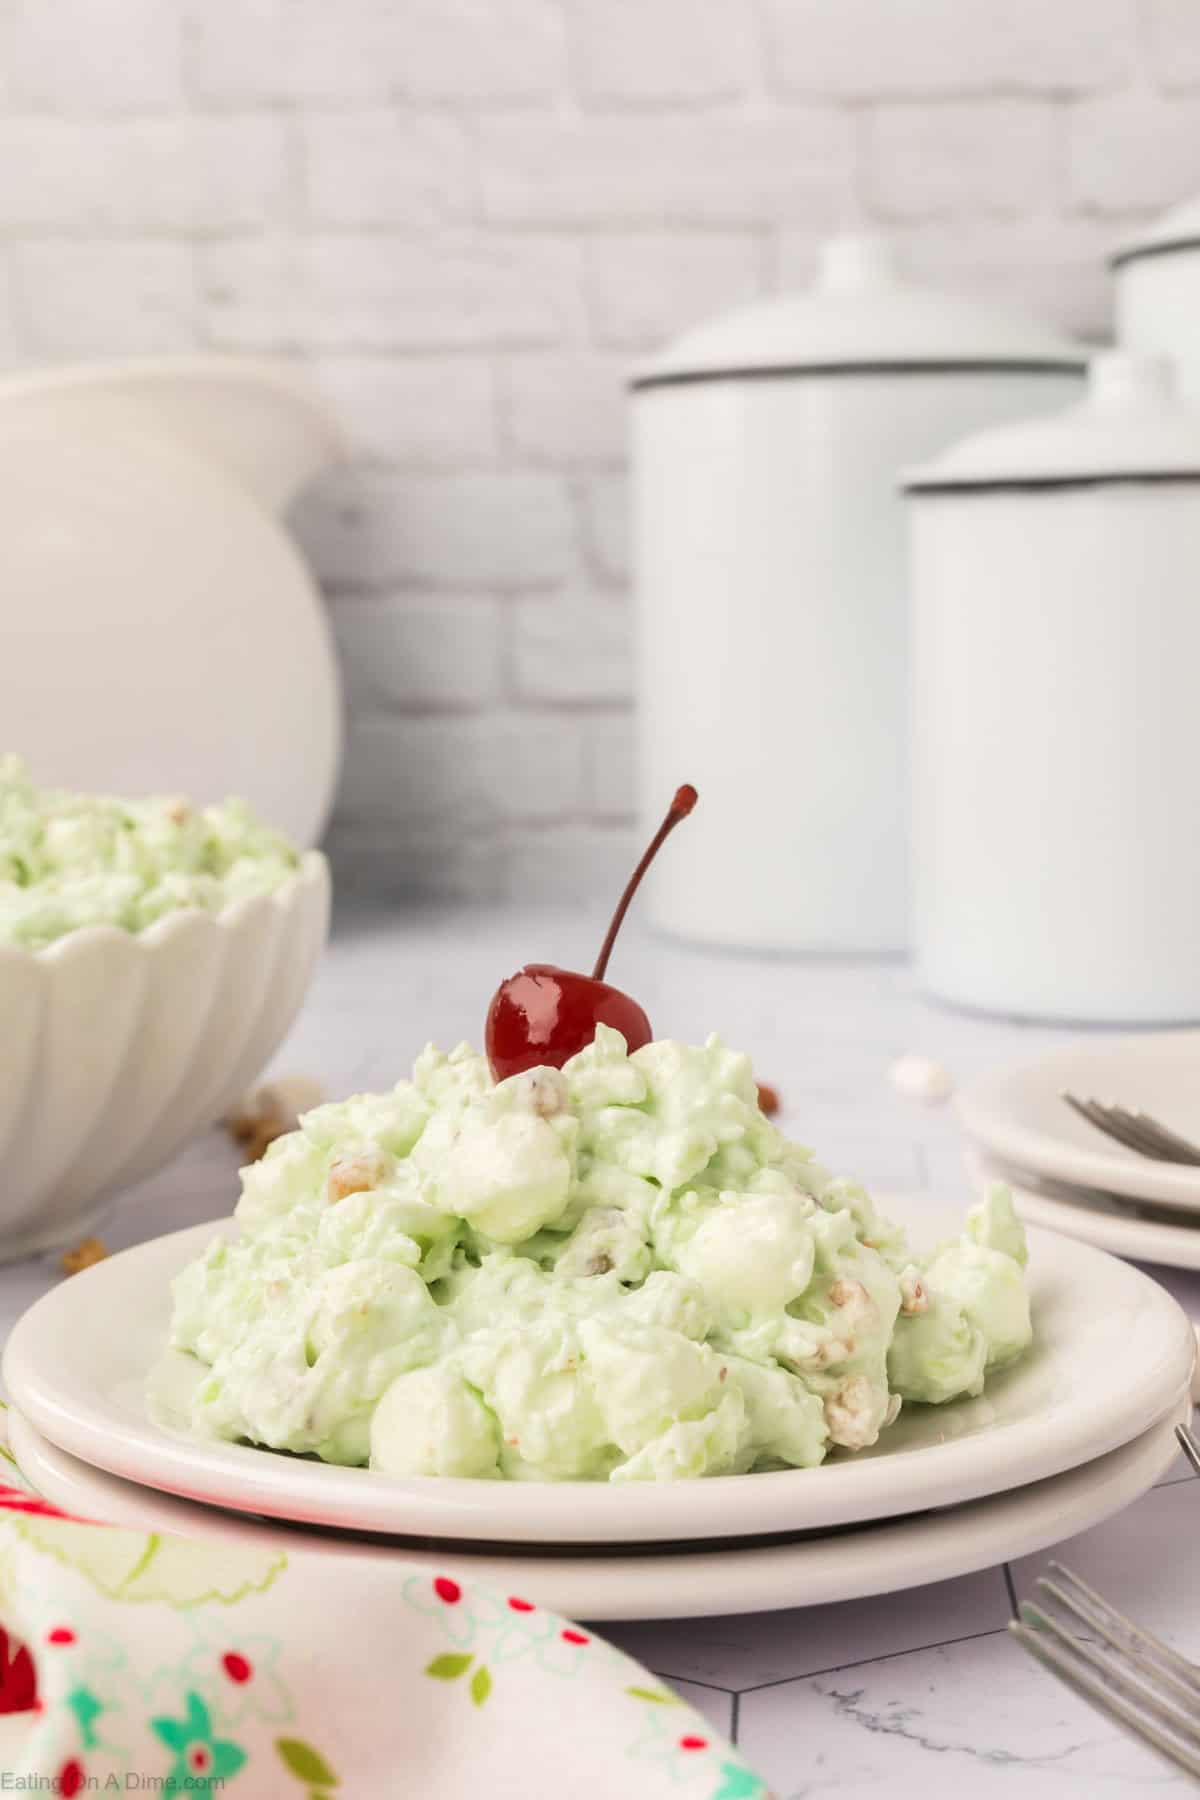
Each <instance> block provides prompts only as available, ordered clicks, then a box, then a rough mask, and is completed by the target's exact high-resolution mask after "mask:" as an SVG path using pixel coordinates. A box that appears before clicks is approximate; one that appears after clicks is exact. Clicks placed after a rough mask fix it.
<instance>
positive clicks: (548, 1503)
mask: <svg viewBox="0 0 1200 1800" xmlns="http://www.w3.org/2000/svg"><path fill="white" fill-rule="evenodd" d="M891 1210H892V1211H893V1213H894V1215H895V1216H896V1217H897V1218H898V1219H900V1220H901V1221H902V1222H903V1223H905V1224H906V1225H907V1226H909V1228H910V1229H911V1231H912V1235H913V1238H914V1240H917V1241H920V1240H928V1239H930V1238H933V1239H937V1238H940V1237H941V1236H943V1235H945V1233H946V1231H947V1230H948V1229H949V1228H950V1227H951V1225H952V1223H953V1222H956V1221H957V1220H959V1219H960V1217H961V1209H960V1208H958V1207H954V1208H948V1207H946V1206H944V1205H939V1204H937V1203H935V1202H934V1201H932V1200H930V1199H922V1200H920V1201H917V1202H914V1201H908V1202H906V1203H904V1204H903V1205H896V1206H895V1207H893V1208H892V1209H891ZM222 1223H223V1224H224V1226H225V1227H226V1229H228V1221H223V1222H222ZM214 1229H216V1227H214V1226H211V1225H201V1226H197V1227H195V1228H193V1229H192V1230H190V1231H180V1232H175V1233H174V1234H172V1235H171V1236H169V1237H163V1238H157V1239H155V1240H154V1241H153V1242H151V1243H148V1244H141V1245H138V1246H137V1247H136V1248H135V1249H132V1250H126V1251H124V1252H123V1253H122V1254H121V1255H119V1256H114V1257H112V1258H111V1259H109V1260H108V1261H106V1262H102V1263H98V1264H96V1265H95V1266H94V1267H93V1268H91V1269H88V1270H85V1271H84V1272H83V1273H82V1274H80V1275H75V1276H73V1277H72V1278H71V1280H70V1281H69V1282H64V1283H63V1284H62V1285H61V1286H60V1287H57V1288H55V1289H53V1290H52V1291H51V1292H50V1293H48V1294H45V1295H43V1297H42V1298H41V1299H40V1300H38V1301H37V1302H36V1304H35V1305H34V1306H33V1307H31V1308H30V1310H29V1311H28V1312H27V1313H26V1314H25V1315H24V1317H23V1318H22V1319H21V1320H20V1321H19V1322H18V1323H17V1325H16V1327H15V1328H14V1330H13V1331H12V1333H11V1335H10V1337H9V1340H8V1344H7V1347H6V1349H5V1352H4V1363H3V1378H4V1383H5V1386H6V1387H7V1390H8V1392H9V1394H10V1396H11V1397H12V1399H13V1401H14V1402H15V1403H16V1405H17V1406H19V1407H20V1409H21V1410H22V1412H24V1413H25V1415H26V1417H27V1418H28V1419H29V1421H30V1422H31V1423H32V1424H34V1425H36V1426H37V1428H38V1430H39V1431H41V1432H42V1434H43V1435H44V1436H45V1437H48V1438H49V1439H50V1441H51V1442H52V1443H54V1444H57V1445H59V1446H60V1448H62V1449H64V1450H69V1451H71V1452H72V1453H73V1454H74V1455H76V1456H80V1457H82V1458H83V1459H84V1461H86V1462H88V1463H91V1464H92V1465H93V1466H95V1467H97V1468H101V1469H107V1470H109V1471H110V1472H111V1473H112V1474H115V1475H121V1476H124V1477H126V1478H127V1479H129V1480H133V1481H139V1482H142V1483H144V1484H145V1485H147V1486H150V1487H156V1488H160V1489H163V1490H165V1491H166V1492H169V1493H175V1494H181V1495H184V1496H186V1497H187V1498H189V1499H195V1500H207V1501H211V1502H213V1503H215V1504H217V1505H221V1506H227V1507H234V1508H237V1509H238V1510H240V1511H243V1512H254V1513H269V1514H271V1515H272V1516H274V1517H277V1518H286V1519H292V1520H295V1521H298V1522H304V1523H313V1524H323V1525H332V1526H337V1527H340V1528H342V1529H350V1530H356V1531H384V1532H391V1533H405V1534H409V1535H428V1536H433V1537H438V1538H455V1539H480V1538H482V1539H486V1540H489V1541H491V1542H502V1543H505V1544H519V1543H530V1542H534V1543H543V1544H545V1543H560V1544H562V1543H572V1544H598V1543H636V1542H654V1541H674V1540H678V1539H682V1538H722V1539H725V1538H736V1537H751V1536H755V1535H757V1534H759V1533H764V1532H776V1531H790V1532H794V1531H801V1530H822V1529H825V1528H827V1527H829V1526H833V1525H841V1524H846V1523H853V1522H856V1521H860V1520H863V1519H881V1518H888V1517H891V1516H894V1515H896V1514H899V1513H908V1512H916V1511H920V1510H923V1509H924V1508H926V1507H930V1506H951V1505H956V1504H957V1503H958V1502H960V1501H962V1500H971V1499H976V1498H978V1497H980V1496H981V1495H984V1494H991V1493H997V1492H1000V1491H1002V1490H1003V1489H1005V1488H1013V1487H1020V1486H1023V1485H1024V1484H1025V1483H1027V1482H1030V1481H1037V1480H1041V1479H1042V1478H1043V1477H1045V1476H1047V1475H1057V1474H1059V1473H1060V1472H1061V1471H1062V1470H1064V1469H1069V1468H1073V1467H1075V1466H1076V1465H1077V1464H1079V1463H1082V1462H1085V1461H1087V1460H1088V1459H1090V1458H1092V1457H1095V1456H1101V1455H1103V1454H1104V1453H1105V1452H1106V1451H1108V1450H1113V1449H1116V1448H1117V1446H1118V1445H1120V1444H1124V1443H1128V1442H1129V1441H1130V1440H1131V1439H1132V1438H1133V1437H1135V1436H1136V1435H1137V1434H1138V1433H1139V1432H1140V1431H1144V1430H1146V1429H1147V1428H1148V1427H1149V1426H1150V1425H1152V1424H1153V1423H1154V1422H1155V1421H1156V1420H1158V1419H1161V1418H1163V1417H1164V1416H1165V1414H1166V1413H1167V1412H1168V1411H1169V1409H1170V1408H1171V1407H1172V1406H1174V1405H1175V1403H1176V1401H1177V1400H1178V1399H1179V1398H1180V1397H1181V1395H1183V1394H1184V1393H1185V1392H1186V1390H1187V1386H1188V1381H1189V1378H1190V1375H1191V1370H1192V1365H1193V1362H1194V1359H1195V1340H1194V1338H1193V1336H1192V1329H1191V1326H1190V1324H1189V1323H1188V1320H1187V1319H1186V1317H1185V1316H1184V1314H1183V1312H1182V1310H1181V1309H1180V1307H1179V1306H1178V1305H1177V1304H1176V1302H1175V1301H1174V1300H1173V1299H1172V1298H1171V1297H1170V1295H1168V1294H1167V1293H1165V1292H1164V1291H1163V1289H1162V1288H1160V1287H1159V1286H1158V1285H1157V1284H1156V1283H1155V1282H1153V1281H1151V1280H1150V1279H1149V1278H1148V1277H1147V1276H1145V1275H1143V1274H1141V1273H1140V1272H1139V1271H1138V1270H1135V1269H1131V1268H1129V1267H1128V1266H1127V1265H1126V1264H1124V1263H1119V1262H1116V1261H1114V1260H1113V1259H1112V1258H1111V1257H1108V1256H1105V1255H1103V1254H1102V1253H1101V1252H1100V1251H1098V1250H1092V1249H1089V1248H1087V1247H1086V1246H1084V1245H1082V1244H1077V1243H1072V1242H1070V1241H1069V1240H1068V1239H1066V1238H1063V1237H1058V1236H1053V1235H1046V1234H1042V1233H1035V1234H1034V1235H1033V1241H1032V1242H1031V1246H1030V1249H1031V1258H1030V1285H1031V1293H1032V1298H1033V1306H1034V1319H1035V1329H1036V1333H1037V1341H1036V1344H1035V1346H1034V1348H1033V1350H1031V1351H1030V1352H1029V1353H1027V1355H1026V1356H1025V1357H1023V1358H1022V1359H1021V1361H1020V1362H1018V1363H1017V1364H1016V1365H1014V1367H1013V1368H1011V1369H1009V1370H1006V1371H1005V1372H1004V1373H1003V1374H1001V1375H999V1376H997V1377H996V1378H995V1379H994V1380H993V1381H991V1382H990V1383H989V1385H988V1388H987V1391H986V1392H985V1393H984V1394H983V1395H981V1396H980V1397H979V1398H978V1399H976V1400H969V1401H964V1402H962V1403H956V1404H953V1405H950V1406H943V1407H913V1408H911V1409H907V1410H906V1412H905V1414H904V1415H902V1417H901V1419H900V1421H899V1423H898V1424H897V1425H896V1426H895V1427H893V1428H892V1429H891V1430H890V1431H888V1432H886V1433H885V1434H884V1437H883V1440H882V1442H881V1443H880V1444H879V1445H878V1446H877V1447H876V1448H875V1449H874V1450H873V1451H869V1452H864V1453H861V1454H860V1455H858V1456H854V1457H847V1456H845V1455H842V1456H840V1457H838V1458H836V1459H833V1460H831V1461H830V1462H828V1463H826V1464H824V1465H823V1466H822V1467H821V1468H819V1469H805V1470H787V1471H782V1472H779V1473H773V1474H763V1475H740V1476H733V1477H725V1478H723V1479H710V1480H707V1481H681V1482H670V1483H661V1484H656V1483H651V1482H646V1483H640V1482H638V1483H634V1482H631V1483H627V1484H612V1485H610V1484H608V1483H590V1482H568V1483H551V1482H490V1481H487V1482H485V1481H464V1480H449V1479H447V1480H441V1479H430V1478H428V1477H426V1478H419V1479H408V1480H400V1479H396V1478H392V1477H389V1476H385V1475H381V1474H376V1473H372V1472H369V1471H366V1470H363V1469H344V1468H335V1467H331V1466H330V1465H328V1464H325V1463H319V1462H316V1461H311V1460H308V1459H302V1458H297V1457H290V1456H281V1455H275V1454H273V1453H271V1452H270V1451H264V1450H261V1449H256V1448H254V1447H252V1446H249V1445H243V1444H225V1443H213V1442H211V1441H209V1440H207V1439H199V1438H195V1437H192V1436H191V1435H190V1434H187V1433H185V1432H182V1431H173V1430H171V1429H169V1428H167V1427H165V1426H163V1425H161V1424H158V1423H156V1422H155V1421H153V1420H152V1419H151V1418H150V1417H149V1416H148V1414H147V1410H146V1406H145V1402H144V1394H145V1386H146V1377H147V1373H148V1371H149V1370H150V1369H151V1367H152V1366H153V1365H154V1364H155V1363H156V1362H157V1360H158V1359H159V1357H160V1354H161V1350H162V1346H163V1344H164V1343H165V1341H166V1332H167V1321H168V1312H169V1292H168V1284H169V1282H170V1280H171V1278H172V1276H174V1275H175V1274H176V1273H177V1272H178V1271H179V1270H180V1269H181V1268H182V1267H183V1265H184V1264H185V1263H187V1262H189V1261H190V1260H191V1259H192V1258H193V1257H195V1256H196V1255H197V1254H198V1253H199V1252H200V1250H201V1249H202V1248H203V1246H204V1245H205V1244H206V1243H207V1242H208V1241H209V1239H210V1238H211V1236H212V1234H213V1231H214Z"/></svg>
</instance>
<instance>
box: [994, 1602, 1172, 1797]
mask: <svg viewBox="0 0 1200 1800" xmlns="http://www.w3.org/2000/svg"><path fill="white" fill-rule="evenodd" d="M1008 1629H1009V1630H1010V1631H1011V1632H1012V1634H1013V1636H1014V1637H1015V1638H1016V1640H1017V1642H1018V1643H1019V1644H1020V1645H1021V1648H1022V1649H1023V1650H1026V1651H1027V1652H1028V1653H1029V1655H1030V1656H1032V1657H1034V1658H1035V1659H1036V1660H1037V1661H1038V1662H1040V1663H1041V1664H1042V1665H1043V1666H1044V1667H1045V1668H1047V1669H1049V1670H1050V1671H1051V1673H1052V1674H1054V1675H1057V1676H1058V1678H1059V1680H1060V1681H1063V1682H1065V1683H1066V1685H1067V1686H1068V1687H1069V1688H1071V1689H1073V1690H1074V1692H1075V1693H1077V1694H1078V1695H1079V1696H1080V1698H1081V1699H1084V1700H1087V1701H1088V1702H1089V1703H1090V1704H1091V1705H1092V1706H1094V1707H1095V1708H1096V1710H1097V1711H1098V1712H1102V1713H1104V1714H1105V1715H1106V1716H1107V1717H1108V1718H1115V1719H1119V1720H1120V1722H1121V1723H1122V1724H1123V1725H1124V1726H1125V1727H1126V1728H1127V1729H1128V1730H1129V1731H1131V1732H1132V1733H1133V1735H1134V1736H1135V1737H1137V1738H1141V1740H1142V1742H1143V1743H1145V1744H1149V1745H1150V1747H1151V1748H1152V1749H1154V1750H1157V1751H1158V1753H1159V1755H1160V1756H1162V1757H1165V1758H1166V1760H1167V1761H1168V1762H1170V1763H1173V1764H1174V1765H1175V1767H1176V1768H1179V1769H1185V1770H1186V1771H1187V1773H1188V1774H1189V1775H1194V1776H1200V1756H1198V1755H1195V1754H1193V1752H1192V1751H1190V1750H1189V1749H1188V1748H1187V1747H1186V1745H1183V1744H1181V1743H1180V1742H1179V1741H1178V1739H1177V1738H1175V1737H1173V1736H1172V1735H1171V1734H1170V1733H1169V1732H1166V1731H1164V1730H1163V1729H1162V1728H1161V1726H1159V1725H1157V1724H1155V1722H1154V1721H1153V1720H1152V1719H1148V1718H1147V1717H1146V1716H1145V1714H1144V1713H1143V1712H1141V1711H1140V1710H1139V1708H1138V1706H1137V1705H1136V1704H1135V1703H1134V1702H1132V1701H1131V1700H1129V1699H1127V1698H1126V1697H1125V1695H1124V1693H1123V1692H1120V1691H1117V1690H1116V1689H1114V1688H1113V1687H1112V1686H1111V1685H1110V1684H1109V1683H1108V1682H1107V1681H1104V1680H1102V1679H1101V1677H1100V1676H1099V1675H1097V1674H1096V1673H1095V1671H1094V1670H1093V1669H1091V1668H1090V1667H1089V1666H1088V1665H1087V1663H1086V1662H1083V1661H1081V1660H1080V1658H1079V1657H1077V1656H1076V1655H1075V1654H1074V1652H1073V1651H1072V1650H1066V1649H1064V1648H1063V1647H1062V1645H1061V1644H1060V1643H1058V1641H1057V1640H1056V1639H1054V1638H1051V1637H1048V1636H1047V1635H1046V1634H1045V1633H1044V1632H1042V1631H1039V1630H1036V1629H1034V1628H1033V1627H1032V1626H1030V1625H1027V1624H1024V1623H1020V1622H1018V1621H1017V1620H1016V1619H1013V1620H1012V1621H1011V1622H1010V1624H1009V1627H1008Z"/></svg>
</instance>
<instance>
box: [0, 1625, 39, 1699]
mask: <svg viewBox="0 0 1200 1800" xmlns="http://www.w3.org/2000/svg"><path fill="white" fill-rule="evenodd" d="M38 1705H39V1701H38V1691H37V1670H36V1669H35V1668H34V1665H33V1658H32V1656H30V1654H29V1652H28V1650H27V1649H26V1648H25V1646H24V1644H18V1645H17V1646H16V1648H15V1649H14V1647H13V1645H12V1643H11V1642H10V1640H9V1636H8V1633H7V1632H6V1631H5V1629H4V1627H3V1626H2V1625H0V1713H19V1712H36V1711H37V1709H38Z"/></svg>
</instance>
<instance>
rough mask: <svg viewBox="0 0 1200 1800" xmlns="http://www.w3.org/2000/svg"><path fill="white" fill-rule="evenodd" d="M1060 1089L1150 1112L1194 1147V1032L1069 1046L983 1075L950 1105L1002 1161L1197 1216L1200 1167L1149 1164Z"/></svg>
mask: <svg viewBox="0 0 1200 1800" xmlns="http://www.w3.org/2000/svg"><path fill="white" fill-rule="evenodd" d="M1064 1089H1070V1091H1071V1092H1072V1093H1073V1094H1079V1095H1080V1096H1081V1097H1083V1098H1085V1099H1091V1098H1094V1099H1097V1100H1106V1101H1107V1100H1115V1101H1117V1102H1118V1104H1120V1105H1122V1106H1128V1107H1132V1108H1133V1109H1135V1110H1137V1109H1138V1108H1140V1109H1141V1110H1142V1111H1144V1112H1148V1113H1153V1115H1154V1117H1155V1118H1157V1119H1161V1120H1162V1122H1163V1124H1164V1125H1169V1126H1171V1127H1172V1128H1173V1129H1174V1130H1176V1131H1178V1132H1179V1133H1180V1134H1181V1135H1182V1136H1183V1137H1186V1138H1191V1139H1192V1140H1193V1141H1194V1142H1195V1143H1200V1031H1156V1032H1153V1033H1148V1034H1147V1035H1146V1036H1144V1037H1120V1038H1097V1039H1096V1040H1094V1041H1091V1042H1089V1041H1087V1040H1086V1039H1085V1040H1084V1041H1082V1042H1080V1043H1074V1044H1067V1045H1064V1047H1063V1048H1062V1049H1061V1050H1052V1051H1050V1052H1049V1053H1048V1054H1047V1055H1045V1056H1038V1057H1031V1058H1029V1059H1027V1060H1026V1061H1024V1062H1019V1063H1013V1064H1012V1065H1010V1067H1008V1068H1006V1069H997V1070H996V1071H995V1073H993V1074H991V1075H984V1076H983V1077H981V1079H980V1080H978V1081H973V1082H972V1083H971V1084H970V1086H969V1087H966V1088H964V1089H963V1091H962V1092H961V1093H960V1094H959V1096H958V1100H957V1107H958V1116H959V1118H960V1119H961V1120H962V1122H963V1125H964V1126H965V1127H966V1130H967V1132H968V1134H969V1135H970V1136H971V1137H973V1138H974V1139H975V1142H976V1143H977V1144H981V1145H982V1146H983V1148H984V1149H985V1150H988V1151H990V1152H991V1154H992V1155H993V1156H998V1157H999V1158H1000V1159H1001V1161H1002V1162H1006V1163H1012V1164H1014V1165H1015V1166H1016V1167H1017V1168H1019V1169H1030V1170H1032V1171H1033V1172H1034V1173H1035V1174H1038V1175H1049V1176H1052V1177H1053V1178H1054V1179H1056V1180H1058V1181H1069V1182H1070V1183H1071V1184H1072V1185H1073V1186H1075V1187H1085V1188H1100V1189H1102V1190H1104V1191H1105V1192H1107V1193H1110V1194H1126V1195H1128V1196H1130V1197H1131V1198H1133V1199H1135V1200H1153V1201H1154V1202H1155V1204H1156V1205H1159V1206H1178V1207H1182V1208H1184V1209H1185V1210H1190V1211H1192V1212H1196V1213H1200V1168H1196V1169H1193V1168H1187V1167H1185V1166H1184V1165H1182V1164H1178V1163H1158V1162H1150V1161H1148V1160H1147V1158H1146V1157H1144V1156H1138V1155H1137V1154H1136V1153H1135V1152H1134V1151H1133V1150H1126V1149H1124V1148H1123V1147H1122V1146H1121V1145H1120V1144H1115V1143H1114V1142H1113V1141H1112V1139H1111V1138H1106V1137H1105V1136H1104V1135H1103V1134H1102V1133H1101V1132H1099V1131H1096V1130H1095V1129H1094V1128H1093V1127H1092V1126H1090V1125H1089V1124H1088V1123H1087V1121H1086V1120H1084V1119H1081V1118H1079V1117H1078V1115H1077V1114H1076V1113H1074V1112H1072V1110H1071V1108H1070V1107H1069V1106H1068V1105H1067V1104H1066V1103H1065V1101H1064V1100H1063V1099H1062V1094H1063V1090H1064Z"/></svg>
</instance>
